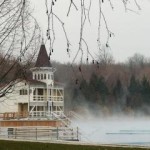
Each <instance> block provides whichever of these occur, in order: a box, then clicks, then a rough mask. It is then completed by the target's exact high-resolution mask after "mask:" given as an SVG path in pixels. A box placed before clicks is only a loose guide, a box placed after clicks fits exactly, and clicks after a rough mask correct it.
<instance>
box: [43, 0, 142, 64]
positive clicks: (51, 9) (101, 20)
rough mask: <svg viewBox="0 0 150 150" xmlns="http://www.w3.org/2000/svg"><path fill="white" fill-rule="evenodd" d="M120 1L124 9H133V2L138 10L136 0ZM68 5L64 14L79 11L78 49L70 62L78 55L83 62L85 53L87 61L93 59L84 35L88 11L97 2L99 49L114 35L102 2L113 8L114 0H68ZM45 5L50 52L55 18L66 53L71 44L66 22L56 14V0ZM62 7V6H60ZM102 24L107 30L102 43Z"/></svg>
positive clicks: (107, 44)
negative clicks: (63, 38) (58, 24)
mask: <svg viewBox="0 0 150 150" xmlns="http://www.w3.org/2000/svg"><path fill="white" fill-rule="evenodd" d="M118 2H120V3H122V4H123V5H124V9H125V11H133V12H135V11H134V10H132V9H131V8H130V5H131V4H134V5H135V7H136V8H137V9H138V10H140V9H141V8H140V5H139V4H138V2H137V1H136V0H120V1H118ZM69 3H70V4H69V6H68V9H67V10H66V15H67V16H68V17H69V14H70V12H71V10H73V9H75V10H76V11H79V12H80V37H79V47H78V50H77V52H76V55H75V57H74V59H73V61H72V63H74V62H75V60H76V58H77V57H78V56H80V58H81V64H82V62H83V55H84V54H86V55H87V61H88V60H89V57H90V58H92V60H94V58H93V56H92V55H91V52H90V50H89V47H88V43H87V41H86V37H85V35H84V29H85V26H86V24H87V23H91V20H90V12H91V6H92V4H93V3H97V4H98V10H95V12H97V13H98V16H99V17H98V20H97V24H98V29H97V31H98V32H97V45H98V49H99V50H101V48H102V44H105V45H106V47H109V39H110V38H111V37H112V36H113V35H114V33H113V32H112V31H111V30H110V29H109V25H108V24H107V18H106V17H105V13H104V11H103V7H104V3H109V5H110V7H111V9H112V10H113V9H114V8H115V6H114V0H97V1H92V0H86V1H85V0H79V1H78V2H77V1H75V0H69ZM45 5H46V14H47V18H48V19H47V20H48V24H47V31H46V33H47V39H48V40H49V43H50V44H49V45H50V54H49V55H51V54H52V52H53V46H54V43H55V40H56V38H55V20H57V21H58V22H59V23H60V26H61V27H62V29H63V31H64V34H65V37H66V50H67V53H69V52H70V46H71V42H70V40H69V38H68V36H67V32H66V28H65V25H66V22H65V21H63V20H62V18H61V17H60V16H59V15H58V14H57V11H56V10H57V0H45ZM62 9H63V8H62ZM102 24H104V26H105V30H106V32H107V38H106V41H105V42H104V43H102V42H101V36H102V33H101V30H102V27H101V26H102Z"/></svg>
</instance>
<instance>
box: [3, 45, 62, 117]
mask: <svg viewBox="0 0 150 150" xmlns="http://www.w3.org/2000/svg"><path fill="white" fill-rule="evenodd" d="M55 71H56V69H55V68H53V67H52V65H51V63H50V61H49V57H48V55H47V52H46V48H45V45H44V44H42V45H41V47H40V51H39V54H38V58H37V61H36V64H35V67H34V68H31V72H32V79H30V80H21V79H18V80H17V81H16V82H17V83H16V84H15V85H14V87H13V89H12V92H11V93H7V94H6V96H5V97H2V98H0V113H5V114H10V113H12V114H15V115H13V117H14V118H15V117H16V114H17V115H19V116H21V115H22V117H28V118H40V119H41V118H48V119H52V118H53V117H54V116H55V117H63V116H64V88H63V86H61V85H57V84H56V83H55V81H54V72H55ZM7 117H8V116H7ZM11 117H12V116H11Z"/></svg>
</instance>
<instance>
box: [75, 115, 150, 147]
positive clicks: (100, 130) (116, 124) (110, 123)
mask: <svg viewBox="0 0 150 150" xmlns="http://www.w3.org/2000/svg"><path fill="white" fill-rule="evenodd" d="M86 118H88V116H87V117H85V119H84V120H80V121H79V120H75V121H74V123H75V124H76V125H78V127H79V130H80V133H81V142H86V143H93V144H94V143H96V144H127V145H144V146H150V119H149V118H146V117H142V118H133V117H125V116H124V117H110V118H99V117H96V118H95V117H94V118H92V119H86Z"/></svg>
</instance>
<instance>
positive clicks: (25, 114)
mask: <svg viewBox="0 0 150 150" xmlns="http://www.w3.org/2000/svg"><path fill="white" fill-rule="evenodd" d="M28 115H29V113H28V112H5V113H1V114H0V118H1V119H3V120H10V119H20V118H27V117H28Z"/></svg>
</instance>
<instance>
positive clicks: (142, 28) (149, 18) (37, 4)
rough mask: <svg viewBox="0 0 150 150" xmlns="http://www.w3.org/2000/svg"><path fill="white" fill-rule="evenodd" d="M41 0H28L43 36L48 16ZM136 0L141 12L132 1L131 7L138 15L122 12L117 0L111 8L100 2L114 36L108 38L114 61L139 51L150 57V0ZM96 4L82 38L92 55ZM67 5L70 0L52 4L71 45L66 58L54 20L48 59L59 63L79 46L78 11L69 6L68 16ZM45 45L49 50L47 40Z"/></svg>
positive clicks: (61, 34) (63, 43)
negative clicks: (52, 48) (52, 45)
mask: <svg viewBox="0 0 150 150" xmlns="http://www.w3.org/2000/svg"><path fill="white" fill-rule="evenodd" d="M114 1H115V0H114ZM131 1H132V0H131ZM44 2H45V1H44V0H38V1H37V0H31V4H32V8H34V16H35V17H36V18H37V21H38V22H39V25H40V27H41V29H42V32H43V36H44V37H45V35H46V29H47V17H46V9H45V3H44ZM75 2H77V6H78V8H80V5H79V4H78V2H79V1H78V0H75ZM138 2H139V4H140V7H141V11H138V10H137V9H136V7H135V6H133V5H132V4H131V8H132V9H134V10H135V11H137V12H138V14H136V13H133V12H125V10H124V8H123V5H122V3H121V1H119V0H117V1H115V3H114V7H115V9H114V10H113V11H112V10H111V9H110V6H109V5H108V3H107V2H105V3H104V4H103V11H104V13H105V16H106V20H107V23H108V26H109V29H110V30H111V31H112V32H113V33H114V34H115V36H114V37H113V38H111V39H110V46H111V50H110V52H111V53H112V55H113V57H114V59H115V61H116V62H123V61H126V60H127V58H128V57H130V56H133V55H134V54H135V53H140V54H143V55H144V56H146V57H150V37H149V36H150V1H149V0H138ZM97 4H98V3H97V1H95V0H93V3H92V6H91V12H90V18H91V25H90V24H88V23H87V24H86V28H85V30H84V37H85V39H86V41H87V42H88V45H89V49H90V51H91V52H92V54H93V56H95V54H96V53H98V49H97V42H96V39H97V25H98V15H97V14H98V7H97ZM68 7H69V0H61V1H58V0H57V3H56V5H55V8H56V13H57V15H58V16H59V17H60V18H62V21H64V22H65V28H66V31H67V33H68V37H69V39H70V42H71V44H72V46H71V58H69V57H68V55H67V53H66V41H65V37H64V34H63V31H62V28H61V26H60V25H59V22H57V21H55V24H54V26H55V30H56V42H55V45H54V51H55V52H54V54H53V55H52V57H51V59H52V60H56V61H60V62H68V61H70V62H71V60H72V59H73V57H74V55H75V52H76V51H77V49H78V43H79V27H80V18H79V16H80V12H79V11H77V12H76V11H75V9H74V8H72V10H71V13H70V15H69V17H67V16H66V14H67V10H68V9H67V8H68ZM102 36H104V35H102ZM46 46H47V50H48V43H46ZM85 55H86V54H85Z"/></svg>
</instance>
